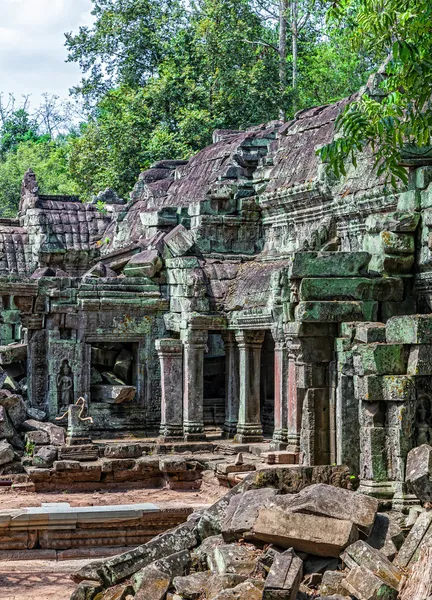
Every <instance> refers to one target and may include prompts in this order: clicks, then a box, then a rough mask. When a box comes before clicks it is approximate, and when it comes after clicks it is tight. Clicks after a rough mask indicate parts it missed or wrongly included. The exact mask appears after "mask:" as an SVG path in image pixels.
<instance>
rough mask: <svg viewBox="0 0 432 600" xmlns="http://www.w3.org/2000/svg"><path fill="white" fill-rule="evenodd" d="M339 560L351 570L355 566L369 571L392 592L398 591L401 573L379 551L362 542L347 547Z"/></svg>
mask: <svg viewBox="0 0 432 600" xmlns="http://www.w3.org/2000/svg"><path fill="white" fill-rule="evenodd" d="M341 558H342V560H343V561H344V563H345V564H346V565H347V566H348V567H350V568H351V569H354V568H355V567H356V566H360V567H364V568H365V569H369V570H370V571H372V573H374V574H375V575H376V576H377V577H379V578H380V579H381V581H383V582H385V583H386V584H387V585H388V586H389V587H391V588H393V589H394V590H398V589H399V585H400V582H401V579H402V571H400V569H399V568H398V567H397V566H395V565H393V564H392V563H391V562H390V561H389V560H388V558H386V557H385V556H384V555H383V554H381V553H380V552H379V550H376V549H375V548H372V547H371V546H369V544H367V543H366V542H364V541H363V540H358V541H357V542H355V543H354V544H352V545H351V546H348V548H347V549H346V550H345V552H344V553H343V554H342V556H341Z"/></svg>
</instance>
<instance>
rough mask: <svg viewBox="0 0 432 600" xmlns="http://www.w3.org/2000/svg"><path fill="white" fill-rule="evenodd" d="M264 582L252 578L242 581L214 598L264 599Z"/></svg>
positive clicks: (232, 599) (229, 599)
mask: <svg viewBox="0 0 432 600" xmlns="http://www.w3.org/2000/svg"><path fill="white" fill-rule="evenodd" d="M262 588H263V582H262V581H260V580H256V579H252V580H251V581H245V582H244V583H240V584H239V585H237V586H236V587H234V588H232V589H230V590H224V591H223V592H221V593H220V594H218V595H217V596H215V597H214V598H212V600H262V595H263V589H262Z"/></svg>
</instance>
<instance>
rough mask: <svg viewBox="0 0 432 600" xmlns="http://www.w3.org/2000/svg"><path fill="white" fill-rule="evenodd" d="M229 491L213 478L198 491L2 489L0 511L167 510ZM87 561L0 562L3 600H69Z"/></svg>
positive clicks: (0, 596) (201, 502) (0, 598)
mask: <svg viewBox="0 0 432 600" xmlns="http://www.w3.org/2000/svg"><path fill="white" fill-rule="evenodd" d="M226 492H227V490H226V489H225V488H223V487H220V486H218V485H217V483H216V482H215V481H214V480H213V478H212V477H209V478H208V479H207V478H204V481H203V485H202V488H201V490H199V491H173V490H168V489H139V488H135V489H134V488H126V487H124V486H113V487H112V488H111V489H109V490H103V491H95V492H64V493H61V492H60V493H59V492H49V493H39V494H37V493H34V494H17V493H16V492H13V491H12V490H10V489H7V488H0V510H8V509H13V508H25V507H30V506H40V505H41V504H42V503H43V502H69V504H70V505H71V506H107V505H116V504H140V503H143V502H153V503H154V504H163V505H164V506H170V505H171V506H176V505H180V504H181V505H183V506H184V505H187V506H197V507H200V506H203V505H206V504H212V503H213V502H215V501H216V500H217V499H219V498H220V497H221V496H223V495H224V494H225V493H226ZM90 560H91V559H86V560H69V561H58V562H57V561H54V560H21V561H6V560H0V600H29V599H31V600H68V599H69V598H70V595H71V593H72V592H73V590H74V589H75V584H74V583H73V582H72V581H71V579H70V573H72V572H74V571H76V570H78V569H79V568H80V567H81V566H82V565H84V564H86V563H87V562H89V561H90Z"/></svg>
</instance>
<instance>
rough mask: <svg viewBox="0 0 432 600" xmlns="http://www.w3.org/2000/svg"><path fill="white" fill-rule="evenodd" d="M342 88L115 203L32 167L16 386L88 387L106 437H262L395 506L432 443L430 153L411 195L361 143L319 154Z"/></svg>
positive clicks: (158, 175)
mask: <svg viewBox="0 0 432 600" xmlns="http://www.w3.org/2000/svg"><path fill="white" fill-rule="evenodd" d="M375 90H376V78H372V79H371V80H370V82H369V84H368V85H367V86H366V87H365V88H364V89H363V90H362V91H361V92H360V93H368V94H374V93H375ZM349 100H350V99H346V100H342V101H340V102H338V103H336V104H334V105H330V106H321V107H318V108H313V109H310V110H305V111H303V112H300V113H298V114H297V115H296V117H295V118H294V120H292V121H290V122H287V123H280V122H272V123H269V124H266V125H262V126H259V127H254V128H251V129H249V130H247V131H216V132H215V134H214V143H213V144H212V145H211V146H209V147H207V148H205V149H204V150H202V151H201V152H199V153H198V154H197V155H196V156H194V157H193V158H192V159H190V160H189V161H172V160H166V161H161V162H159V163H157V164H155V165H153V166H152V167H151V168H150V169H149V170H147V171H145V172H144V173H142V174H141V175H140V177H139V180H138V182H137V184H136V186H135V188H134V189H133V191H132V192H131V196H130V200H129V201H128V202H124V201H123V200H121V199H120V198H118V197H117V196H116V194H114V193H106V200H107V201H106V205H105V208H104V209H103V210H100V209H98V207H97V205H95V204H90V203H87V204H85V203H82V202H80V201H79V199H78V198H74V197H63V196H61V197H60V196H44V195H41V194H40V193H39V191H38V186H37V181H36V178H35V175H34V174H33V173H32V172H31V171H29V172H27V173H26V175H25V178H24V182H23V187H22V198H21V202H20V206H19V214H18V216H17V218H16V219H1V220H0V299H1V308H0V317H1V323H0V344H1V347H0V365H1V367H2V378H3V381H6V383H7V385H8V386H9V387H10V389H11V390H17V391H20V392H22V393H24V394H26V395H27V400H28V402H29V404H30V405H31V406H33V407H34V408H37V409H40V410H43V411H44V412H46V413H47V414H48V418H49V419H50V420H55V419H56V418H57V417H59V416H61V415H62V414H63V413H64V412H65V410H67V407H68V406H69V405H70V404H72V403H74V402H75V401H76V399H77V398H78V397H79V396H82V397H84V398H85V399H86V401H87V403H88V412H89V414H90V415H91V416H92V417H93V424H92V425H91V426H89V427H90V435H91V436H92V437H94V438H101V437H104V438H108V437H110V436H111V437H121V436H122V435H124V434H128V435H131V434H133V435H135V436H147V437H151V436H160V438H162V439H163V440H178V439H182V440H183V439H184V440H187V441H195V440H200V439H202V438H203V436H204V435H205V431H206V428H210V429H212V430H215V429H216V428H221V429H222V431H223V432H224V435H225V436H226V437H229V438H235V440H236V441H237V442H239V443H240V444H248V443H252V442H259V441H262V440H263V436H264V437H265V438H266V439H271V440H272V445H273V447H274V448H275V449H287V450H288V451H289V452H290V453H292V458H293V461H296V462H300V464H303V465H319V464H334V463H338V464H341V463H345V464H347V465H349V467H350V469H351V470H352V472H353V474H356V475H359V476H360V479H361V486H362V487H361V489H363V490H364V491H370V492H373V493H375V494H378V495H382V496H383V497H392V496H393V497H395V498H400V499H402V498H403V496H404V493H405V488H404V480H405V473H404V469H405V458H406V455H407V452H408V451H409V450H410V449H411V448H412V447H413V446H417V445H419V444H422V443H430V442H431V441H432V315H431V313H432V158H431V155H430V154H427V153H426V154H425V153H423V154H422V153H420V152H417V151H416V149H415V148H407V149H406V152H405V153H404V155H403V157H402V159H401V160H402V161H403V164H404V165H405V166H406V167H407V168H408V169H409V185H408V186H407V188H406V189H405V188H403V187H402V185H401V187H400V189H399V190H394V189H393V188H391V187H390V188H389V187H388V186H386V182H385V179H384V178H383V177H381V178H380V177H377V175H376V173H375V172H374V170H373V160H372V158H371V156H370V155H368V154H367V153H365V154H364V155H363V156H360V157H359V160H358V164H357V166H356V167H354V166H352V165H347V175H346V177H343V178H341V179H335V178H334V177H333V176H332V175H331V174H329V172H328V170H327V169H326V167H325V165H323V164H322V163H321V162H320V159H319V158H318V157H317V155H316V149H317V148H319V147H320V146H322V145H324V144H326V143H328V142H330V141H331V140H332V139H333V136H334V123H335V119H336V117H337V115H338V114H339V113H340V111H341V110H343V108H344V107H345V106H346V104H347V102H349ZM65 424H66V423H65Z"/></svg>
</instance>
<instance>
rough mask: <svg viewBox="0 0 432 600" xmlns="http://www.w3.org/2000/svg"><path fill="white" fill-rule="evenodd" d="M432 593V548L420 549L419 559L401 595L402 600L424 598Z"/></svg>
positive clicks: (419, 599) (405, 582) (421, 599)
mask: <svg viewBox="0 0 432 600" xmlns="http://www.w3.org/2000/svg"><path fill="white" fill-rule="evenodd" d="M431 595H432V548H431V547H426V548H423V549H422V550H421V551H420V554H419V559H418V561H417V563H416V564H415V565H414V566H413V568H412V570H411V572H410V573H409V575H408V577H407V579H406V581H404V583H403V585H402V587H401V592H400V595H399V598H400V600H423V599H424V598H430V597H431Z"/></svg>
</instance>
